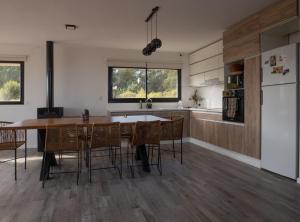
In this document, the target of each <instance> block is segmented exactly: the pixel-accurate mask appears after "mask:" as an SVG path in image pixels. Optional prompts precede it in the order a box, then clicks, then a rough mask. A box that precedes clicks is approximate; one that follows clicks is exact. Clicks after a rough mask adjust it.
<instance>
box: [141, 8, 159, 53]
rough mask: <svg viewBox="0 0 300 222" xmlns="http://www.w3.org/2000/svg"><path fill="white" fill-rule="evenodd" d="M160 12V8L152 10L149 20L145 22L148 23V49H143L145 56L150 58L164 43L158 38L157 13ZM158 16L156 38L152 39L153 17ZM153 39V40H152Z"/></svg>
mask: <svg viewBox="0 0 300 222" xmlns="http://www.w3.org/2000/svg"><path fill="white" fill-rule="evenodd" d="M158 10H159V7H158V6H156V7H155V8H153V9H152V12H151V13H150V15H149V16H148V17H147V19H146V20H145V22H146V23H147V43H146V47H145V48H144V49H143V55H144V56H149V55H151V54H152V52H155V51H156V49H158V48H160V47H161V46H162V41H161V40H160V39H159V38H157V12H158ZM154 15H155V16H156V20H155V29H156V31H155V33H156V35H155V38H154V39H152V18H153V16H154ZM150 20H151V27H150V28H151V38H150V42H149V41H148V34H149V32H148V22H149V21H150ZM151 39H152V40H151Z"/></svg>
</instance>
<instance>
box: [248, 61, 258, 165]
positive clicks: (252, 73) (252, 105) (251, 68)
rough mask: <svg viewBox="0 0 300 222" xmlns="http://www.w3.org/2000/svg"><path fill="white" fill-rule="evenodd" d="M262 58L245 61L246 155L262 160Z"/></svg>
mask: <svg viewBox="0 0 300 222" xmlns="http://www.w3.org/2000/svg"><path fill="white" fill-rule="evenodd" d="M260 67H261V62H260V56H257V57H254V58H250V59H246V60H245V73H244V84H245V146H244V153H245V154H246V155H249V156H252V157H255V158H258V159H260V127H261V107H260V104H261V101H260V90H261V73H260Z"/></svg>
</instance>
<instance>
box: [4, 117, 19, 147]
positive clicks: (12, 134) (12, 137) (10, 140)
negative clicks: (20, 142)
mask: <svg viewBox="0 0 300 222" xmlns="http://www.w3.org/2000/svg"><path fill="white" fill-rule="evenodd" d="M11 123H12V122H5V121H0V148H1V150H6V149H7V150H9V149H12V148H16V146H17V145H16V142H17V141H16V131H15V130H13V129H6V128H2V127H4V126H6V125H8V124H11Z"/></svg>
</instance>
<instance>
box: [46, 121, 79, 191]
mask: <svg viewBox="0 0 300 222" xmlns="http://www.w3.org/2000/svg"><path fill="white" fill-rule="evenodd" d="M68 152H70V153H77V171H65V172H61V171H60V172H50V173H51V174H61V173H76V174H77V184H78V183H79V172H80V161H81V160H80V146H79V139H78V128H77V126H76V125H69V124H68V125H60V126H53V127H47V128H46V140H45V150H44V156H43V165H44V166H45V160H46V155H47V154H48V153H58V154H63V153H68ZM46 177H47V174H44V176H43V187H44V185H45V180H46Z"/></svg>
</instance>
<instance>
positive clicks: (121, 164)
mask: <svg viewBox="0 0 300 222" xmlns="http://www.w3.org/2000/svg"><path fill="white" fill-rule="evenodd" d="M122 171H123V163H122V147H121V146H120V179H122V173H123V172H122Z"/></svg>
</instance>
